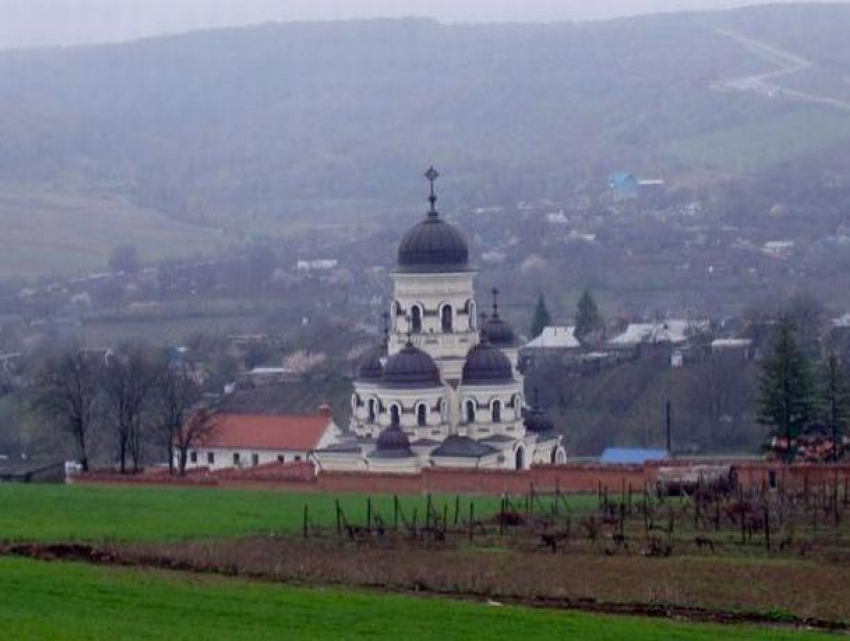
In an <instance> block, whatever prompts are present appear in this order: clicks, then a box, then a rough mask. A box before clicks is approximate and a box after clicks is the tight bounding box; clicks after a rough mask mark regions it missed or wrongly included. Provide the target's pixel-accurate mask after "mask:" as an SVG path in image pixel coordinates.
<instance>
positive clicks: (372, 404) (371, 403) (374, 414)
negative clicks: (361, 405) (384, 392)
mask: <svg viewBox="0 0 850 641" xmlns="http://www.w3.org/2000/svg"><path fill="white" fill-rule="evenodd" d="M376 417H377V411H376V409H375V399H374V398H370V399H369V422H370V423H374V422H375V418H376Z"/></svg>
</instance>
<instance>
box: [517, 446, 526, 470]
mask: <svg viewBox="0 0 850 641" xmlns="http://www.w3.org/2000/svg"><path fill="white" fill-rule="evenodd" d="M516 469H518V470H522V469H525V448H523V447H520V448H517V451H516Z"/></svg>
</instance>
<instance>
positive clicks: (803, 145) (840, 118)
mask: <svg viewBox="0 0 850 641" xmlns="http://www.w3.org/2000/svg"><path fill="white" fill-rule="evenodd" d="M732 99H733V98H732V97H730V100H732ZM848 139H850V119H848V117H847V114H845V113H842V112H840V111H837V110H830V109H822V108H818V107H800V108H797V109H795V110H792V111H789V112H788V113H786V114H783V115H780V116H776V117H772V118H768V119H766V120H762V121H760V122H753V123H749V124H746V125H739V126H734V127H729V128H721V129H717V130H715V131H713V132H711V133H708V134H704V135H700V136H694V137H691V138H684V139H681V140H678V141H675V142H673V143H671V144H670V145H669V146H668V149H669V151H670V152H671V153H672V154H673V155H674V156H676V157H677V158H679V159H680V160H682V161H683V162H684V163H686V164H688V165H694V166H708V167H715V168H722V169H728V170H733V171H738V172H748V171H758V170H760V169H764V168H766V167H769V166H771V165H774V164H777V163H781V162H785V161H788V160H793V159H795V158H799V157H801V156H806V155H808V154H813V153H817V152H819V151H823V150H825V149H829V148H830V147H833V146H835V145H838V144H841V143H844V142H846V141H847V140H848Z"/></svg>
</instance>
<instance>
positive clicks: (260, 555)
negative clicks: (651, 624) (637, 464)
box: [0, 538, 850, 633]
mask: <svg viewBox="0 0 850 641" xmlns="http://www.w3.org/2000/svg"><path fill="white" fill-rule="evenodd" d="M4 554H5V555H7V556H10V555H14V556H21V557H26V558H30V559H34V560H41V561H53V562H60V561H74V562H82V563H91V564H96V565H104V566H118V567H133V568H155V569H161V570H168V571H178V572H193V573H211V574H221V575H226V576H238V577H242V578H246V579H254V580H263V581H275V582H288V583H296V584H299V585H308V586H346V587H356V588H358V589H368V590H377V591H386V592H392V593H394V594H398V593H403V594H411V595H417V596H439V597H450V598H458V599H465V600H476V601H480V600H486V601H489V602H494V601H495V602H496V603H505V604H516V605H523V606H527V607H541V608H555V609H571V610H581V611H586V612H592V613H598V614H616V615H629V616H650V617H664V618H674V619H681V620H687V621H693V622H706V623H708V622H713V623H726V624H758V625H768V626H773V627H784V628H798V629H802V628H807V629H819V630H831V631H836V632H845V633H846V632H848V631H850V626H848V624H847V623H846V622H844V617H843V616H842V615H841V614H840V613H839V612H837V611H834V610H831V609H830V607H825V608H822V609H820V610H819V611H818V612H817V614H822V615H827V616H817V615H815V614H812V615H809V614H802V613H801V612H803V611H804V610H806V608H800V607H795V609H794V610H789V609H788V608H789V607H791V606H800V604H799V603H794V604H792V603H791V602H787V603H783V602H782V599H778V598H777V594H778V593H781V592H783V591H785V592H787V590H786V587H787V585H788V584H789V583H786V582H785V581H787V582H790V583H793V584H794V585H797V586H798V587H802V586H804V587H805V588H806V591H807V592H810V594H808V595H807V596H806V597H805V598H806V599H807V600H809V601H812V602H817V601H818V600H819V599H820V598H821V597H822V596H823V595H822V594H820V592H822V591H824V590H827V591H836V590H837V591H838V593H839V594H841V593H843V590H844V588H846V586H844V585H843V584H842V585H836V584H835V578H834V577H832V576H831V575H830V576H822V577H820V583H821V584H822V587H823V590H821V589H820V588H819V586H818V584H817V583H812V582H811V579H812V578H814V574H818V575H819V574H820V569H818V568H809V569H807V570H804V572H803V574H802V575H798V574H795V572H793V571H792V572H790V573H785V574H782V570H781V566H777V568H774V569H773V570H771V569H770V568H767V569H757V570H756V573H755V574H753V568H749V569H747V568H744V567H743V566H740V567H738V566H737V564H732V565H726V564H722V563H721V564H719V565H716V566H713V565H712V564H710V563H709V564H704V563H699V562H694V560H690V561H688V560H682V561H683V562H674V563H671V562H664V561H647V560H645V559H635V558H628V557H623V558H616V559H612V558H605V557H587V556H584V555H554V556H553V555H549V554H524V555H513V554H498V555H494V554H488V553H487V552H482V551H470V550H444V549H443V550H441V549H421V548H417V549H415V550H414V549H412V548H410V549H408V548H402V549H398V548H396V549H386V548H365V549H356V550H355V549H352V548H351V547H349V546H340V545H338V544H330V545H328V544H322V543H320V544H316V543H314V542H304V541H300V540H296V539H278V538H262V539H259V538H256V539H243V540H236V541H233V540H230V541H198V542H186V543H175V544H151V545H115V544H105V545H102V546H97V545H85V544H9V545H6V546H2V545H0V555H4ZM736 567H737V568H738V569H737V570H736ZM837 571H838V572H839V573H842V571H841V570H840V569H839V570H837ZM764 572H766V573H767V574H764ZM777 572H778V573H779V574H777ZM780 574H782V575H781V576H780ZM809 574H812V575H813V576H809ZM826 574H828V575H829V574H830V573H829V572H827V573H826ZM739 575H740V576H739ZM721 577H722V578H721ZM766 586H773V590H770V591H769V592H770V593H769V594H764V595H763V596H764V598H766V599H767V602H769V603H770V607H766V606H765V605H764V604H762V603H760V602H757V601H755V600H750V601H748V600H747V599H746V598H743V597H742V596H741V595H746V594H747V593H749V592H753V591H756V592H758V591H760V590H762V589H763V588H766ZM739 588H740V589H739ZM754 588H756V589H754ZM720 594H725V596H723V597H718V595H720ZM839 609H840V608H839ZM792 612H793V614H792ZM833 617H838V618H833Z"/></svg>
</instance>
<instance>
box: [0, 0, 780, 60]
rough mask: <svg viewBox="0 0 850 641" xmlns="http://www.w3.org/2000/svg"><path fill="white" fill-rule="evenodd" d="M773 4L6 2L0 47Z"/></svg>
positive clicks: (656, 0)
mask: <svg viewBox="0 0 850 641" xmlns="http://www.w3.org/2000/svg"><path fill="white" fill-rule="evenodd" d="M772 1H773V2H776V1H782V0H772ZM766 2H768V0H427V1H425V0H0V48H10V47H27V46H36V45H66V44H78V43H89V42H105V41H117V40H128V39H132V38H138V37H142V36H150V35H158V34H164V33H175V32H181V31H189V30H193V29H203V28H209V27H220V26H227V25H244V24H253V23H258V22H266V21H271V20H274V21H290V20H330V19H343V18H370V17H378V16H382V17H399V16H429V17H434V18H437V19H438V20H441V21H445V22H471V21H526V22H531V21H551V20H587V19H599V18H610V17H615V16H623V15H633V14H637V13H655V12H659V11H677V10H687V9H713V8H718V9H719V8H728V7H735V6H742V5H746V4H765V3H766Z"/></svg>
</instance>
